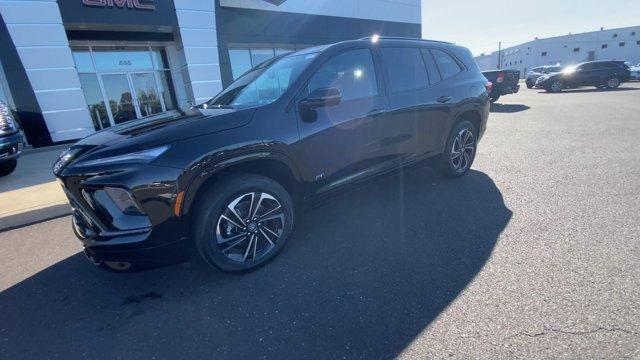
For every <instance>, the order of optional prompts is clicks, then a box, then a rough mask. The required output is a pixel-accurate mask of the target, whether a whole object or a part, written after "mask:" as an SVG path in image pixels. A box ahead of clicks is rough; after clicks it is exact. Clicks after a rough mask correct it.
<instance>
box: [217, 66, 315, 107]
mask: <svg viewBox="0 0 640 360" xmlns="http://www.w3.org/2000/svg"><path fill="white" fill-rule="evenodd" d="M315 56H316V54H302V55H292V56H286V57H284V58H282V59H279V60H277V61H276V62H275V63H273V64H271V65H270V66H269V67H267V68H266V70H264V71H262V70H257V71H256V72H255V73H253V74H251V73H248V74H246V75H245V76H242V77H240V78H239V79H238V80H237V81H236V82H234V83H232V84H231V85H229V87H228V88H227V89H226V90H225V91H223V92H222V93H220V94H219V95H218V96H216V97H215V98H214V99H212V100H211V101H210V102H209V103H207V104H208V105H209V106H228V105H230V106H240V107H244V106H255V105H264V104H270V103H272V102H274V101H276V100H278V99H279V98H280V96H282V94H284V92H285V91H286V90H287V89H288V88H289V86H290V85H291V84H292V83H293V82H294V81H295V80H296V79H297V78H298V76H300V74H301V73H302V71H303V70H304V69H305V68H306V67H307V66H308V65H309V64H310V63H311V61H313V59H314V58H315ZM236 83H237V84H236Z"/></svg>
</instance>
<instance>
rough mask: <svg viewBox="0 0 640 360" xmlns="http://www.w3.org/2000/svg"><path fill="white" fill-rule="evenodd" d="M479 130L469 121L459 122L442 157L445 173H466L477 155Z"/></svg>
mask: <svg viewBox="0 0 640 360" xmlns="http://www.w3.org/2000/svg"><path fill="white" fill-rule="evenodd" d="M477 146H478V131H477V129H476V128H475V126H473V124H472V123H471V122H469V121H466V120H465V121H461V122H460V123H458V124H457V125H456V126H455V127H454V128H453V130H452V131H451V134H449V139H448V140H447V148H446V151H445V153H444V156H443V158H442V170H443V172H444V174H445V175H447V176H451V177H459V176H462V175H464V174H465V173H466V172H467V171H468V170H469V168H471V165H472V164H473V160H474V159H475V157H476V149H477Z"/></svg>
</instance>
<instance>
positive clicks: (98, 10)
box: [58, 0, 213, 26]
mask: <svg viewBox="0 0 640 360" xmlns="http://www.w3.org/2000/svg"><path fill="white" fill-rule="evenodd" d="M211 1H213V0H211ZM58 5H59V6H60V12H61V13H62V21H63V22H64V23H65V24H102V25H134V26H135V25H143V26H145V25H146V26H176V25H177V23H178V21H177V19H176V10H175V6H174V5H173V0H64V1H59V2H58Z"/></svg>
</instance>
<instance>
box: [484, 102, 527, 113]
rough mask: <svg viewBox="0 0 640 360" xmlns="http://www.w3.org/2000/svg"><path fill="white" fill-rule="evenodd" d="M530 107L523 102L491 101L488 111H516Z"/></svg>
mask: <svg viewBox="0 0 640 360" xmlns="http://www.w3.org/2000/svg"><path fill="white" fill-rule="evenodd" d="M529 109H531V107H529V106H527V105H523V104H499V103H493V104H491V107H490V111H491V112H492V113H507V114H511V113H517V112H521V111H526V110H529Z"/></svg>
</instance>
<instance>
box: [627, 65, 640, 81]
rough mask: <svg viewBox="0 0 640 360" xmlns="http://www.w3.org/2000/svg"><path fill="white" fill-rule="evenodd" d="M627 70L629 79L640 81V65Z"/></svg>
mask: <svg viewBox="0 0 640 360" xmlns="http://www.w3.org/2000/svg"><path fill="white" fill-rule="evenodd" d="M629 70H630V71H631V77H629V79H630V80H637V81H640V63H638V64H637V65H636V66H631V67H629Z"/></svg>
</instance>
